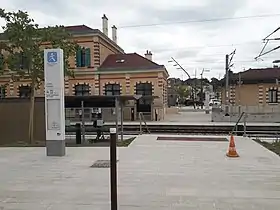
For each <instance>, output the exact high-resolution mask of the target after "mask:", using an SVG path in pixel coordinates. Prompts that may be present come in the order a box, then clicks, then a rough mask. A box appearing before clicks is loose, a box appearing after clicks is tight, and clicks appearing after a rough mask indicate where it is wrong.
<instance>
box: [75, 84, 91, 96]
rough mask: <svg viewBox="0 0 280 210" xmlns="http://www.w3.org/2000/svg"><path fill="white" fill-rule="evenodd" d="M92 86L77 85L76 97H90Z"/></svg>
mask: <svg viewBox="0 0 280 210" xmlns="http://www.w3.org/2000/svg"><path fill="white" fill-rule="evenodd" d="M89 89H90V86H89V85H86V84H82V85H76V86H75V95H76V96H89Z"/></svg>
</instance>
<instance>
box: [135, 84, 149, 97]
mask: <svg viewBox="0 0 280 210" xmlns="http://www.w3.org/2000/svg"><path fill="white" fill-rule="evenodd" d="M152 94H153V85H152V84H151V83H147V82H146V83H138V84H137V85H136V95H142V96H151V95H152Z"/></svg>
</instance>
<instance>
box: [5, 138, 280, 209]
mask: <svg viewBox="0 0 280 210" xmlns="http://www.w3.org/2000/svg"><path fill="white" fill-rule="evenodd" d="M157 136H158V135H143V136H140V137H138V138H137V140H135V141H134V142H133V143H132V144H131V146H130V147H128V148H118V159H119V162H118V169H119V171H118V177H119V188H118V190H119V209H120V210H138V209H139V210H151V209H161V210H170V209H172V210H173V209H174V210H186V209H188V210H251V209H254V210H264V209H269V210H279V206H280V178H279V177H280V159H279V157H278V156H276V155H275V154H274V153H272V152H270V151H268V150H266V149H265V148H263V147H262V146H260V145H259V144H257V143H255V142H253V141H252V140H250V139H248V138H241V137H239V138H237V139H236V146H237V149H238V153H239V154H240V158H237V159H229V158H227V157H226V156H225V152H226V150H227V147H228V142H182V141H178V142H176V141H157V140H156V138H157ZM161 136H162V135H161ZM108 158H109V149H108V148H67V156H65V157H61V158H58V157H46V156H45V149H44V148H0V174H1V176H0V183H1V184H0V209H1V208H2V209H5V210H6V209H7V210H41V209H48V210H64V209H65V210H74V209H82V210H87V209H94V210H108V209H110V207H109V197H110V196H109V169H104V168H103V169H94V168H90V166H91V165H92V163H93V162H94V161H95V160H98V159H108Z"/></svg>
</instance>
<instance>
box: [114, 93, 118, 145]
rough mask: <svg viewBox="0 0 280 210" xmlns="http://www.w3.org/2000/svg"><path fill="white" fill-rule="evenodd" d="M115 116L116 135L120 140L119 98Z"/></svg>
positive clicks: (116, 103)
mask: <svg viewBox="0 0 280 210" xmlns="http://www.w3.org/2000/svg"><path fill="white" fill-rule="evenodd" d="M115 114H116V130H117V131H116V134H117V139H118V138H119V99H118V97H116V98H115Z"/></svg>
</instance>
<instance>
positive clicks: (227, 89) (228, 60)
mask: <svg viewBox="0 0 280 210" xmlns="http://www.w3.org/2000/svg"><path fill="white" fill-rule="evenodd" d="M235 52H236V49H235V50H234V51H233V52H232V53H230V54H229V55H228V54H227V55H226V81H225V83H226V84H225V86H226V88H225V105H226V107H225V113H226V114H225V116H229V105H230V103H229V100H230V96H229V70H230V68H231V67H232V66H233V64H232V63H231V62H232V59H233V56H234V55H235ZM230 56H231V57H230Z"/></svg>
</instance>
